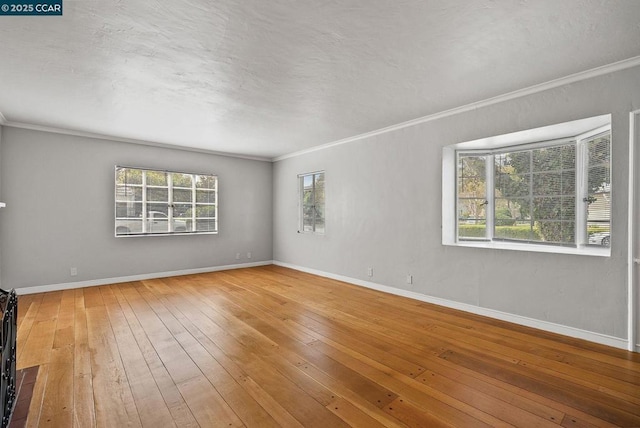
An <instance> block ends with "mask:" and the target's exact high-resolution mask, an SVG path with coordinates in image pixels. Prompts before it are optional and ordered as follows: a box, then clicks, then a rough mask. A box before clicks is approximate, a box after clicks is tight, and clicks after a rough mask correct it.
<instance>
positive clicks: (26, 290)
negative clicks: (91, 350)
mask: <svg viewBox="0 0 640 428" xmlns="http://www.w3.org/2000/svg"><path fill="white" fill-rule="evenodd" d="M271 264H273V262H272V261H271V260H267V261H263V262H254V263H241V264H235V265H226V266H213V267H206V268H198V269H184V270H174V271H169V272H154V273H144V274H140V275H131V276H120V277H116V278H103V279H92V280H89V281H78V282H67V283H62V284H50V285H37V286H34V287H21V288H16V289H15V290H16V294H18V295H23V294H33V293H46V292H48V291H59V290H70V289H74V288H84V287H94V286H97V285H107V284H117V283H119V282H131V281H143V280H145V279H155V278H167V277H170V276H180V275H193V274H196V273H207V272H217V271H221V270H231V269H241V268H249V267H257V266H267V265H271Z"/></svg>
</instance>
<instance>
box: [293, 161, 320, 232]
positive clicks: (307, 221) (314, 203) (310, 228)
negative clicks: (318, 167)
mask: <svg viewBox="0 0 640 428" xmlns="http://www.w3.org/2000/svg"><path fill="white" fill-rule="evenodd" d="M298 180H299V187H300V231H301V232H306V233H320V234H322V233H324V230H325V229H324V172H314V173H310V174H303V175H300V176H298Z"/></svg>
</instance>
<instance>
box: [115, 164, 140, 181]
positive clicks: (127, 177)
mask: <svg viewBox="0 0 640 428" xmlns="http://www.w3.org/2000/svg"><path fill="white" fill-rule="evenodd" d="M116 184H142V170H140V169H131V168H118V169H116Z"/></svg>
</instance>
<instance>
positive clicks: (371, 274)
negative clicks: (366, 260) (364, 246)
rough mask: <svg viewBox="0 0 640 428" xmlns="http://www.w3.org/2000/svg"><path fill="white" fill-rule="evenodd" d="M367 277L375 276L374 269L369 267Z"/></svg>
mask: <svg viewBox="0 0 640 428" xmlns="http://www.w3.org/2000/svg"><path fill="white" fill-rule="evenodd" d="M367 276H373V268H372V267H368V268H367Z"/></svg>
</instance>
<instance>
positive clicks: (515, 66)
mask: <svg viewBox="0 0 640 428" xmlns="http://www.w3.org/2000/svg"><path fill="white" fill-rule="evenodd" d="M639 21H640V2H637V1H627V0H612V1H605V2H603V1H600V0H565V1H562V2H558V1H557V0H537V1H535V2H533V1H518V2H515V1H512V0H473V1H468V0H434V1H429V2H424V1H402V2H398V1H389V0H367V1H365V0H357V1H353V2H348V3H345V2H337V1H332V2H323V3H322V4H318V3H317V2H311V1H308V0H305V1H297V2H288V1H283V0H276V1H272V2H263V1H259V0H247V1H243V2H235V1H232V0H220V1H217V2H215V3H211V2H208V1H206V0H190V1H189V2H186V3H185V2H165V3H162V4H158V3H147V2H141V1H131V2H121V1H115V0H107V1H101V2H93V1H71V0H68V1H67V2H66V3H65V8H64V15H63V16H62V17H16V18H13V17H5V19H3V23H2V24H3V25H2V27H0V39H1V40H3V43H2V44H1V45H0V57H1V58H2V59H3V61H2V64H1V65H0V111H1V112H3V113H4V115H5V117H6V122H7V123H9V124H16V125H18V124H22V125H25V126H27V125H28V126H39V127H47V128H54V129H61V130H70V131H73V132H81V133H90V134H92V135H102V136H106V137H109V138H111V139H125V140H128V141H145V142H152V143H157V144H162V145H176V146H179V147H185V148H191V149H198V150H208V151H213V152H223V153H233V154H236V155H242V156H250V157H258V158H263V159H264V158H267V159H272V158H277V157H279V156H283V155H286V154H290V153H294V152H299V151H302V150H307V149H310V148H313V147H316V146H319V145H322V144H326V143H328V142H332V141H340V140H343V139H345V138H351V137H353V136H357V135H361V134H365V133H369V132H372V131H375V130H380V129H385V128H387V127H390V126H393V125H394V124H401V123H405V122H407V121H412V120H415V119H416V118H422V117H425V116H426V117H428V116H430V115H434V114H436V113H438V112H444V111H448V110H451V109H454V108H456V107H459V106H467V105H473V104H474V103H477V102H479V101H481V100H490V99H492V98H494V97H496V96H498V95H500V94H510V93H512V92H514V91H517V90H519V89H520V88H530V87H535V86H536V85H539V84H541V83H544V82H550V81H554V80H556V79H559V78H562V77H563V76H571V75H574V74H575V73H579V72H581V71H583V70H592V69H597V68H598V67H602V66H605V65H607V64H613V63H617V62H620V61H624V60H628V59H630V58H636V57H638V56H639V55H640V45H639V44H638V43H637V40H640V26H639V25H638V22H639ZM586 47H588V48H586ZM84 135H86V134H84Z"/></svg>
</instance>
